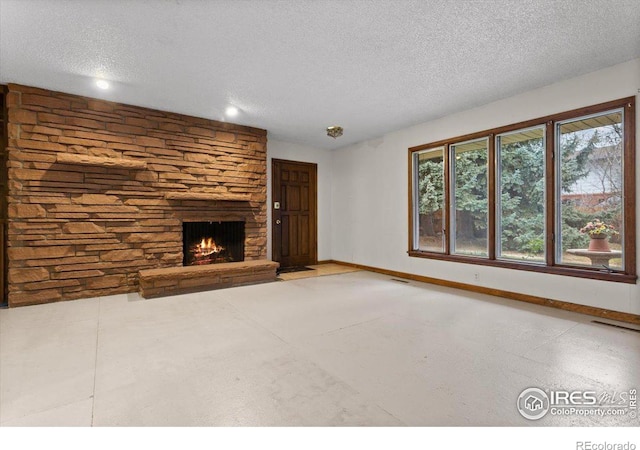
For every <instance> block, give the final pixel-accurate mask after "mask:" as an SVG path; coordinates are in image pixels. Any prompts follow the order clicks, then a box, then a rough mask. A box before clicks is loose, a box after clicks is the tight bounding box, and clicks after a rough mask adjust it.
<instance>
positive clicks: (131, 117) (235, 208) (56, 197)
mask: <svg viewBox="0 0 640 450" xmlns="http://www.w3.org/2000/svg"><path fill="white" fill-rule="evenodd" d="M8 91H9V92H8V95H7V106H8V118H9V120H8V137H9V146H8V154H9V163H8V164H9V183H8V184H9V196H8V201H9V227H8V247H9V248H8V257H9V258H8V259H9V279H8V281H9V305H10V306H17V305H26V304H34V303H46V302H53V301H58V300H70V299H77V298H85V297H95V296H104V295H111V294H116V293H124V292H133V291H137V290H138V279H137V277H138V275H137V274H138V271H139V270H140V269H151V268H161V267H176V266H181V265H182V221H183V220H187V221H204V220H243V221H245V223H246V228H245V235H246V242H245V259H247V260H257V259H265V258H266V242H267V236H266V232H267V231H266V230H267V228H266V182H267V180H266V140H267V139H266V131H264V130H260V129H255V128H250V127H244V126H239V125H234V124H229V123H223V122H216V121H212V120H207V119H201V118H195V117H188V116H184V115H180V114H173V113H167V112H162V111H155V110H151V109H145V108H139V107H134V106H129V105H123V104H118V103H112V102H108V101H103V100H96V99H92V98H86V97H79V96H75V95H70V94H64V93H60V92H51V91H47V90H43V89H36V88H31V87H26V86H20V85H15V84H10V85H9V86H8ZM60 154H73V155H88V156H89V157H88V158H86V157H84V158H80V157H78V158H77V160H78V162H77V163H70V162H69V161H70V158H69V157H68V156H64V157H59V156H58V155H60ZM73 159H74V158H71V160H73ZM176 193H188V194H191V193H198V194H200V197H203V198H205V199H204V200H188V199H186V200H185V199H181V198H182V197H181V196H180V195H177V196H176V195H175V194H176ZM167 194H170V195H167ZM202 194H204V195H202ZM209 195H211V199H208V196H209ZM167 196H168V197H172V196H173V199H171V198H169V199H168V198H166V197H167Z"/></svg>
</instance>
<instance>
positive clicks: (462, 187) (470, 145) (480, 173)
mask: <svg viewBox="0 0 640 450" xmlns="http://www.w3.org/2000/svg"><path fill="white" fill-rule="evenodd" d="M487 143H488V140H487V139H479V140H475V141H470V142H463V143H460V144H456V145H452V146H451V173H452V174H453V177H452V183H451V188H452V192H453V193H452V195H451V198H452V199H453V205H452V207H451V226H452V229H453V230H455V232H454V235H453V239H451V252H452V253H455V254H458V255H473V256H487V255H488V254H489V253H488V247H487V245H488V229H489V224H488V217H489V216H488V212H489V210H488V207H489V202H488V194H489V172H488V170H489V166H488V148H489V147H488V145H487Z"/></svg>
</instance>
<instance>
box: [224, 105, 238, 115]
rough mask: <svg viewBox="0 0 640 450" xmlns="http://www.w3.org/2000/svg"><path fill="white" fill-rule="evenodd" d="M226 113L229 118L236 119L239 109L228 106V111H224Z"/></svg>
mask: <svg viewBox="0 0 640 450" xmlns="http://www.w3.org/2000/svg"><path fill="white" fill-rule="evenodd" d="M224 113H225V114H226V115H227V116H229V117H235V116H237V115H238V108H236V107H235V106H227V109H225V110H224Z"/></svg>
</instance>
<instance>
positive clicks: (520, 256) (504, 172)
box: [496, 126, 546, 263]
mask: <svg viewBox="0 0 640 450" xmlns="http://www.w3.org/2000/svg"><path fill="white" fill-rule="evenodd" d="M544 137H545V127H544V126H540V127H535V128H529V129H526V130H517V131H512V132H509V133H503V134H499V135H498V136H497V137H496V156H497V166H498V167H497V169H498V170H497V173H498V180H497V182H498V195H497V198H496V203H497V233H496V234H497V239H498V242H497V248H496V257H497V258H500V259H505V260H513V261H522V262H530V263H544V262H545V261H546V259H545V242H546V234H545V217H546V214H545V193H546V192H545V191H546V187H545V170H544V169H545V167H544V166H545V139H544Z"/></svg>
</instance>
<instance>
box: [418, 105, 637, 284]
mask: <svg viewBox="0 0 640 450" xmlns="http://www.w3.org/2000/svg"><path fill="white" fill-rule="evenodd" d="M634 122H635V98H634V97H629V98H626V99H621V100H616V101H613V102H608V103H604V104H601V105H595V106H590V107H587V108H583V109H580V110H574V111H568V112H564V113H560V114H556V115H553V116H548V117H543V118H540V119H535V120H530V121H527V122H524V123H520V124H513V125H507V126H504V127H500V128H496V129H493V130H486V131H483V132H479V133H475V134H473V135H468V136H463V137H459V138H452V139H448V140H443V141H440V142H436V143H432V144H426V145H422V146H418V147H414V148H410V149H409V162H410V167H411V180H410V202H411V214H412V220H411V221H410V230H409V232H410V240H409V243H410V248H409V255H410V256H418V257H425V258H433V259H443V260H450V261H457V262H466V263H472V264H484V265H492V266H498V267H508V268H514V269H522V270H531V271H538V272H546V273H557V274H563V275H573V276H578V277H585V278H594V279H601V280H610V281H621V282H628V283H635V281H636V262H635V142H634V138H635V130H634ZM601 222H602V223H604V224H605V225H604V228H603V227H602V226H601V225H599V224H600V223H601ZM590 223H591V225H589V224H590ZM598 227H599V230H600V231H604V233H593V232H591V233H589V229H590V228H591V229H593V228H598ZM592 235H593V236H592ZM603 236H606V239H604V241H605V242H604V245H605V247H606V246H608V247H609V250H610V251H607V252H602V251H599V250H598V246H597V245H600V244H602V242H601V241H603V240H602V239H600V240H599V239H596V238H598V237H603ZM595 241H598V242H595ZM594 242H595V243H594ZM596 244H597V245H596Z"/></svg>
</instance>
